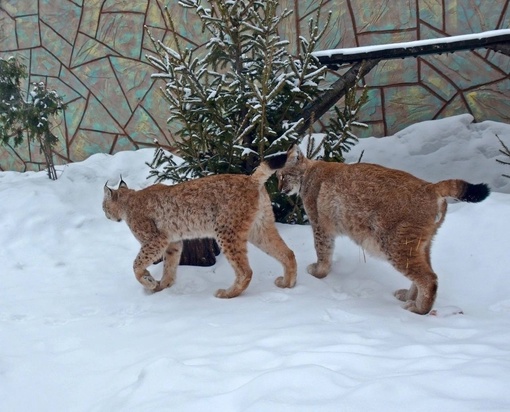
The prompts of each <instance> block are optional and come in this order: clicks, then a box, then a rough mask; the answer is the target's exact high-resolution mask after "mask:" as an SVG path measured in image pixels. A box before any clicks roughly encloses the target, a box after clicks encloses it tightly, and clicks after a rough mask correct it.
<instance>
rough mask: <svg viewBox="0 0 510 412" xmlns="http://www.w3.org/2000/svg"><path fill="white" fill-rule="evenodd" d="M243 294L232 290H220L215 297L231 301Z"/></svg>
mask: <svg viewBox="0 0 510 412" xmlns="http://www.w3.org/2000/svg"><path fill="white" fill-rule="evenodd" d="M240 294H241V292H238V291H235V290H231V289H218V290H217V291H216V293H215V294H214V296H216V297H217V298H220V299H230V298H235V297H236V296H239V295H240Z"/></svg>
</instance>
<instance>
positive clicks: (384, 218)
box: [277, 146, 490, 314]
mask: <svg viewBox="0 0 510 412" xmlns="http://www.w3.org/2000/svg"><path fill="white" fill-rule="evenodd" d="M287 156H288V158H287V161H286V164H285V166H284V167H283V168H282V169H280V170H278V171H277V176H278V184H279V190H280V191H282V192H283V193H286V194H287V195H291V194H299V196H300V197H301V199H302V200H303V205H304V208H305V211H306V214H307V216H308V218H309V220H310V223H311V226H312V231H313V237H314V244H315V251H316V253H317V263H313V264H311V265H309V266H308V268H307V269H308V272H309V273H310V274H311V275H313V276H315V277H317V278H323V277H325V276H326V275H327V274H328V273H329V271H330V269H331V259H332V254H333V249H334V242H335V236H336V235H347V236H348V237H350V238H351V239H352V240H353V241H354V242H355V243H357V244H358V245H360V246H361V247H362V248H363V249H365V250H367V251H368V252H369V253H371V254H373V255H375V256H379V257H382V258H386V259H387V260H388V261H389V262H390V263H391V264H392V265H393V267H394V268H395V269H397V270H398V271H399V272H401V273H402V274H403V275H404V276H406V277H407V278H408V279H409V280H411V282H412V283H411V287H410V288H409V289H401V290H397V291H396V292H395V297H396V298H397V299H399V300H401V301H403V302H405V303H404V305H403V306H404V308H405V309H407V310H409V311H411V312H415V313H418V314H427V313H429V312H430V310H431V308H432V305H433V304H434V301H435V298H436V293H437V275H436V274H435V273H434V271H433V270H432V267H431V263H430V248H431V242H432V238H433V237H434V235H435V233H436V231H437V229H438V228H439V227H440V226H441V224H442V223H443V220H444V218H445V213H446V208H447V200H446V199H447V198H449V197H450V198H454V199H457V200H461V201H464V202H480V201H482V200H484V199H485V198H486V197H487V196H488V195H489V193H490V190H489V187H488V186H487V185H486V184H484V183H481V184H476V185H474V184H471V183H467V182H465V181H463V180H444V181H441V182H439V183H429V182H426V181H424V180H421V179H419V178H417V177H415V176H413V175H411V174H409V173H406V172H404V171H400V170H394V169H388V168H386V167H382V166H379V165H375V164H368V163H357V164H342V163H330V162H325V161H319V160H310V159H307V158H306V157H305V156H304V155H303V153H302V152H301V151H300V150H299V148H298V147H297V146H294V147H292V148H290V149H289V151H288V152H287Z"/></svg>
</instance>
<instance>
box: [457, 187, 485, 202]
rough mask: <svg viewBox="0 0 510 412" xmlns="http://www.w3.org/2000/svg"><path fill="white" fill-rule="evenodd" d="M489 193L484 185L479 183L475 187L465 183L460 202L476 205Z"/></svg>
mask: <svg viewBox="0 0 510 412" xmlns="http://www.w3.org/2000/svg"><path fill="white" fill-rule="evenodd" d="M490 193H491V190H490V188H489V186H488V185H486V184H485V183H479V184H476V185H474V184H472V183H467V185H466V190H465V191H464V193H463V194H462V197H461V199H460V200H463V201H464V202H470V203H478V202H481V201H482V200H484V199H485V198H486V197H487V196H489V194H490Z"/></svg>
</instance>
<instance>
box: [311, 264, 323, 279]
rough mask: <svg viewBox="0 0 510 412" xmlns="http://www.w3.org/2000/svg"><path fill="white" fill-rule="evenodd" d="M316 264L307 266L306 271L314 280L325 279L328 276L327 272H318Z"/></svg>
mask: <svg viewBox="0 0 510 412" xmlns="http://www.w3.org/2000/svg"><path fill="white" fill-rule="evenodd" d="M318 266H319V265H318V264H317V263H312V264H311V265H308V266H307V267H306V271H307V272H308V273H309V274H310V275H312V276H315V277H316V278H318V279H322V278H325V277H326V276H327V275H328V272H327V271H325V270H319V269H318Z"/></svg>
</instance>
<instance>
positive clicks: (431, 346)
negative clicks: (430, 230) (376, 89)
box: [0, 115, 510, 412]
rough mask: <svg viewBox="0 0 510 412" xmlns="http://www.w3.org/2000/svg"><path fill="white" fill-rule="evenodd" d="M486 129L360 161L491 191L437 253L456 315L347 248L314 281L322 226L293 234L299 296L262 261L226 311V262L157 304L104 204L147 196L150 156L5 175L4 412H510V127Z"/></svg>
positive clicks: (423, 135)
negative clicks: (404, 302)
mask: <svg viewBox="0 0 510 412" xmlns="http://www.w3.org/2000/svg"><path fill="white" fill-rule="evenodd" d="M471 121H472V118H471V117H470V116H469V115H463V116H457V117H453V118H449V119H445V120H438V121H433V122H424V123H420V124H416V125H414V126H411V127H409V128H407V129H405V130H404V131H402V132H400V133H398V134H397V135H395V136H392V137H388V138H384V139H375V138H370V139H365V140H363V141H362V142H360V144H359V145H357V146H356V147H355V148H354V149H353V151H352V152H351V153H350V154H349V161H356V160H357V159H358V157H359V155H360V153H361V150H364V155H363V160H364V161H367V162H368V161H369V162H377V163H380V164H384V165H388V166H392V167H396V168H401V169H405V170H408V171H411V172H413V173H415V174H417V175H418V176H420V177H422V178H427V179H430V180H440V179H444V178H451V177H460V178H464V179H466V180H469V181H471V182H473V183H478V182H481V181H485V182H487V183H489V184H490V185H491V186H492V188H493V191H494V192H493V193H492V194H491V196H490V197H489V198H488V199H487V200H485V201H484V202H482V203H479V204H467V203H457V204H452V205H450V209H449V212H448V215H447V217H446V221H445V223H444V225H443V227H442V228H441V229H440V230H439V233H438V235H437V237H436V241H435V243H434V246H433V249H432V261H433V266H434V268H435V270H436V272H437V273H438V275H439V294H438V299H437V302H436V305H435V307H436V309H438V311H439V314H440V315H441V316H418V315H414V314H412V313H410V312H408V311H405V310H403V309H402V308H401V307H400V304H399V302H398V301H397V300H396V299H395V298H394V297H393V295H392V292H393V291H394V290H395V289H398V288H402V287H406V286H408V281H407V280H406V279H405V278H404V277H403V276H401V275H400V274H398V273H397V272H396V271H395V270H394V269H393V268H392V267H391V266H390V265H389V264H387V263H385V262H383V261H380V260H376V259H373V258H371V257H369V256H365V254H364V253H363V251H362V250H360V249H359V248H358V247H357V246H355V245H354V244H353V243H352V242H350V241H349V240H348V239H338V241H337V247H336V251H335V265H334V269H333V272H332V273H331V274H330V275H329V276H328V277H327V278H325V279H323V280H319V279H316V278H313V277H312V276H310V275H308V274H306V273H305V267H306V265H307V264H308V263H311V262H312V261H313V260H314V258H315V253H314V249H313V245H312V236H311V232H310V228H309V227H306V226H289V225H278V228H279V230H280V231H281V234H282V236H283V237H284V239H285V240H286V242H287V243H288V244H289V246H290V247H291V248H292V249H293V250H294V251H295V252H296V255H297V259H298V265H299V268H298V283H297V285H296V287H295V288H294V289H286V290H282V289H278V288H277V287H276V286H275V285H274V284H273V280H274V278H275V277H276V276H278V275H279V274H280V267H279V264H278V263H277V262H276V261H274V260H272V259H271V258H270V257H268V256H266V255H264V254H263V253H262V252H260V251H258V250H256V249H255V248H250V261H251V263H252V266H253V268H254V272H255V274H254V278H253V281H252V283H251V285H250V286H249V288H248V290H247V291H246V292H245V293H244V294H243V295H241V296H240V297H238V298H235V299H231V300H221V299H217V298H215V297H214V296H213V293H214V291H215V290H216V289H218V288H220V287H225V286H228V285H229V284H230V283H231V281H232V279H233V272H232V269H231V267H230V266H229V265H228V263H227V262H226V261H225V259H224V258H223V257H222V256H219V260H218V263H217V264H216V265H215V266H214V267H210V268H197V267H180V268H179V271H178V278H177V282H176V284H175V285H174V286H173V287H172V288H170V289H167V290H165V291H163V292H161V293H157V294H154V295H150V294H147V293H145V292H144V291H143V289H142V287H141V285H140V284H139V283H138V282H137V281H136V280H135V278H134V276H133V274H132V269H131V265H132V260H133V258H134V256H135V254H136V252H137V249H138V244H137V242H136V240H135V239H134V238H133V236H132V235H131V233H130V232H129V230H128V228H127V226H126V225H125V223H114V222H111V221H109V220H107V219H106V218H105V217H104V214H103V212H102V210H101V201H102V195H103V185H104V183H105V181H106V180H110V182H111V183H115V182H116V181H118V176H119V174H120V173H122V176H123V178H124V180H125V181H126V182H127V183H128V184H129V185H131V186H133V187H143V186H146V185H148V184H149V181H147V180H146V179H145V178H146V176H147V174H148V169H147V166H146V165H145V162H146V161H149V160H150V159H151V158H152V154H153V151H152V150H149V149H147V150H140V151H137V152H123V153H119V154H117V155H114V156H109V155H104V154H97V155H94V156H92V157H90V158H89V159H87V160H86V161H83V162H80V163H75V164H70V165H68V166H66V167H63V168H61V176H60V178H59V180H58V181H56V182H52V181H49V180H48V178H47V177H46V175H45V174H44V173H24V174H20V173H16V172H2V173H0V246H1V247H0V268H1V273H0V280H1V282H0V410H2V411H10V412H17V411H20V412H22V411H23V412H25V411H51V412H55V411H66V412H67V411H108V412H111V411H172V412H174V411H200V412H203V411H222V412H227V411H257V412H258V411H292V412H296V411H306V412H308V411H335V412H336V411H399V410H402V411H404V410H405V411H411V410H412V411H431V410H437V411H441V412H444V411H474V410H478V411H507V410H510V390H509V381H510V346H509V342H510V297H509V295H510V248H509V242H510V179H506V178H503V177H501V174H502V173H507V174H509V173H510V166H505V165H501V164H499V163H497V162H496V161H495V159H496V158H500V159H502V160H505V159H504V157H503V156H502V155H501V154H500V153H499V152H498V150H499V148H500V145H499V142H498V141H497V138H496V137H495V135H496V134H497V135H498V136H499V137H500V138H501V139H502V140H503V141H505V142H506V143H507V144H510V125H506V124H501V123H495V122H483V123H480V124H473V123H471ZM506 160H508V159H506ZM151 270H152V271H153V273H154V274H155V275H156V276H158V275H160V274H161V270H162V268H161V264H160V265H156V266H153V267H152V268H151ZM455 308H460V309H461V310H462V311H463V314H462V315H450V316H448V315H449V314H451V313H452V312H454V311H455Z"/></svg>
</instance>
